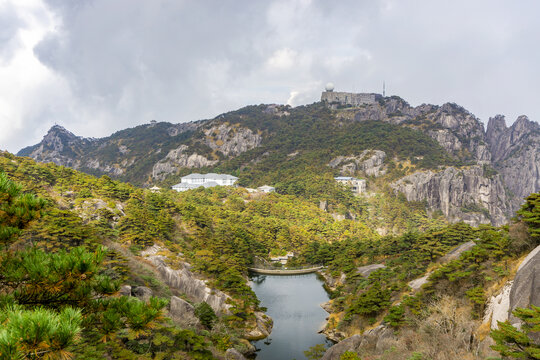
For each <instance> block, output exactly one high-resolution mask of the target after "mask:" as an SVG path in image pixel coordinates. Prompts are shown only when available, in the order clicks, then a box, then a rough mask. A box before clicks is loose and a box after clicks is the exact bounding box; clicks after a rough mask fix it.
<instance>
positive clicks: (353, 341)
mask: <svg viewBox="0 0 540 360" xmlns="http://www.w3.org/2000/svg"><path fill="white" fill-rule="evenodd" d="M361 342H362V335H353V336H351V337H350V338H347V339H345V340H343V341H340V342H338V343H337V344H335V345H334V346H332V347H330V348H329V349H328V350H326V352H325V353H324V355H323V357H322V358H321V360H339V358H340V357H341V355H342V354H343V353H344V352H347V351H356V349H357V348H358V346H359V345H360V343H361Z"/></svg>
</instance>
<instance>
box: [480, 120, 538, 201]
mask: <svg viewBox="0 0 540 360" xmlns="http://www.w3.org/2000/svg"><path fill="white" fill-rule="evenodd" d="M486 138H487V142H488V144H489V147H490V150H491V154H492V157H493V167H494V168H495V169H496V170H497V171H499V173H500V174H501V176H502V178H503V180H504V182H505V184H506V186H507V187H508V189H509V190H510V191H511V192H512V193H513V194H514V199H513V201H512V207H513V210H514V211H515V210H517V209H519V206H520V205H521V204H522V203H523V199H524V198H525V197H527V196H528V195H529V194H531V193H535V192H539V191H540V125H539V124H538V123H535V122H532V121H530V120H529V119H528V118H527V117H526V116H520V117H519V118H518V119H517V120H516V121H515V122H514V124H513V125H512V126H510V127H509V128H507V127H506V123H505V119H504V116H501V115H498V116H495V117H493V118H490V119H489V122H488V126H487V133H486Z"/></svg>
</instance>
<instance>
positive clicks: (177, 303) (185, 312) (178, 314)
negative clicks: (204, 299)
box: [169, 296, 199, 326]
mask: <svg viewBox="0 0 540 360" xmlns="http://www.w3.org/2000/svg"><path fill="white" fill-rule="evenodd" d="M169 316H170V317H171V319H172V320H173V321H174V322H175V323H177V324H179V325H183V326H195V325H197V323H198V322H199V320H198V319H197V317H196V316H195V308H194V307H193V305H191V304H190V303H188V302H187V301H185V300H183V299H180V298H179V297H177V296H172V297H171V302H170V306H169Z"/></svg>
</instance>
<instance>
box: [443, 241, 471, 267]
mask: <svg viewBox="0 0 540 360" xmlns="http://www.w3.org/2000/svg"><path fill="white" fill-rule="evenodd" d="M475 245H476V243H475V242H474V241H467V242H466V243H463V244H461V245H459V246H457V247H455V248H453V249H452V250H450V251H449V252H448V253H446V255H444V256H443V257H441V258H440V259H439V261H438V262H439V263H442V264H446V263H447V262H449V261H452V260H455V259H457V258H459V257H460V256H461V254H463V253H464V252H465V251H469V250H471V249H472V248H473V247H474V246H475Z"/></svg>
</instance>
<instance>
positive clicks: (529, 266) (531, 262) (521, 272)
mask: <svg viewBox="0 0 540 360" xmlns="http://www.w3.org/2000/svg"><path fill="white" fill-rule="evenodd" d="M531 305H535V306H540V246H538V247H537V248H536V249H534V250H533V251H532V252H531V253H530V254H529V255H528V256H527V257H526V258H525V260H524V261H523V262H522V263H521V265H520V266H519V268H518V272H517V274H516V277H515V278H514V283H513V284H512V289H511V290H510V308H509V309H508V320H509V321H510V323H511V324H513V325H516V324H519V323H520V320H519V319H518V318H517V317H515V316H514V315H512V311H514V310H515V309H516V308H526V307H530V306H531Z"/></svg>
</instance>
